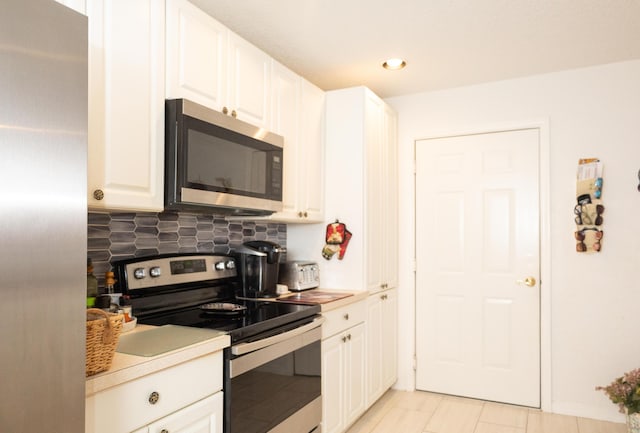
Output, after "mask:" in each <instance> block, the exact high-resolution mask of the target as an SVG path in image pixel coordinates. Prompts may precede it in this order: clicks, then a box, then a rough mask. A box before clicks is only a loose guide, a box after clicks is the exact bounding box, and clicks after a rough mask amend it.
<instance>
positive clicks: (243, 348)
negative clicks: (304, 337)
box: [231, 316, 326, 355]
mask: <svg viewBox="0 0 640 433" xmlns="http://www.w3.org/2000/svg"><path fill="white" fill-rule="evenodd" d="M325 320H326V319H325V318H324V317H322V316H320V317H317V318H315V319H313V322H311V323H307V324H306V325H302V326H299V327H297V328H295V329H292V330H291V331H287V332H283V333H282V334H278V335H274V336H271V337H267V338H263V339H262V340H258V341H252V342H250V343H240V344H236V345H235V346H231V353H232V354H234V355H244V354H245V353H249V352H253V351H256V350H259V349H262V348H264V347H267V346H271V345H272V344H276V343H280V342H281V341H285V340H288V339H289V338H292V337H295V336H296V335H300V334H304V333H305V332H307V331H309V330H311V329H314V328H317V327H318V326H320V325H322V323H324V321H325Z"/></svg>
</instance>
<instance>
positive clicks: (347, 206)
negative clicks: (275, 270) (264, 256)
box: [287, 87, 398, 293]
mask: <svg viewBox="0 0 640 433" xmlns="http://www.w3.org/2000/svg"><path fill="white" fill-rule="evenodd" d="M326 118H327V120H326V139H325V151H326V156H325V160H326V174H325V182H324V185H325V202H324V206H325V218H326V221H328V222H329V221H330V222H332V221H334V220H336V219H337V220H340V222H343V223H345V224H346V225H347V227H348V229H349V231H350V232H351V233H352V234H353V237H352V238H351V241H350V243H349V247H348V250H347V252H346V254H345V256H344V259H343V260H335V259H334V260H323V259H320V260H318V262H319V264H320V268H321V269H320V273H321V275H322V276H323V287H326V288H332V289H344V290H368V291H370V292H371V293H375V292H378V291H382V290H386V289H390V288H393V287H396V286H397V281H398V275H397V274H398V263H397V261H398V244H397V237H398V217H397V193H398V192H397V156H396V154H397V150H396V149H397V138H396V114H395V113H394V112H393V110H392V109H391V108H390V107H389V106H387V104H385V103H384V101H382V100H381V99H380V98H378V97H377V96H376V95H375V94H374V93H373V92H371V91H370V90H369V89H367V88H366V87H353V88H348V89H342V90H334V91H330V92H327V93H326ZM287 236H288V238H289V239H290V240H291V242H290V243H291V247H290V248H289V250H290V251H291V252H292V253H295V255H296V256H297V257H305V256H306V257H310V258H312V259H316V258H318V259H319V256H320V250H321V247H320V248H318V247H317V245H316V246H315V247H314V249H313V250H309V249H308V248H307V247H306V246H305V245H301V244H303V243H305V240H306V243H309V239H318V238H319V236H318V229H317V228H315V227H309V228H306V227H291V228H290V229H288V231H287ZM314 245H315V244H314Z"/></svg>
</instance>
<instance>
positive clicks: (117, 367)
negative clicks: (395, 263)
mask: <svg viewBox="0 0 640 433" xmlns="http://www.w3.org/2000/svg"><path fill="white" fill-rule="evenodd" d="M312 290H316V289H312ZM317 290H322V291H331V292H335V293H344V294H347V293H348V294H350V295H351V296H347V297H344V298H341V299H338V300H336V301H333V302H327V303H323V304H320V308H321V312H323V313H324V312H327V311H331V310H334V309H336V308H340V307H344V306H345V305H349V304H352V303H354V302H358V301H361V300H363V299H366V298H367V296H368V295H369V292H366V291H358V292H349V291H343V290H332V289H317ZM154 328H156V327H155V326H150V325H137V326H136V327H135V329H134V330H132V331H130V332H127V333H124V334H122V335H121V337H123V336H127V335H130V334H133V333H138V332H143V331H146V330H151V329H154ZM199 331H202V330H199ZM230 344H231V339H230V338H229V336H228V335H227V334H226V333H225V332H224V331H215V330H211V338H210V339H207V340H204V341H201V342H198V343H194V344H190V345H188V346H185V347H180V348H177V349H175V350H171V351H168V352H165V353H161V354H158V355H155V356H137V355H130V354H126V353H120V352H117V351H116V353H115V355H114V357H113V362H112V364H111V368H110V369H109V370H108V371H104V372H102V373H98V374H96V375H93V376H89V377H87V380H86V384H85V393H86V396H87V397H89V396H91V395H93V394H95V393H97V392H100V391H103V390H105V389H108V388H111V387H114V386H117V385H120V384H122V383H125V382H129V381H131V380H134V379H137V378H139V377H142V376H145V375H147V374H151V373H154V372H156V371H160V370H163V369H165V368H169V367H172V366H174V365H177V364H181V363H183V362H187V361H189V360H192V359H195V358H198V357H200V356H204V355H207V354H209V353H213V352H217V351H219V350H222V349H224V348H225V347H228V346H229V345H230Z"/></svg>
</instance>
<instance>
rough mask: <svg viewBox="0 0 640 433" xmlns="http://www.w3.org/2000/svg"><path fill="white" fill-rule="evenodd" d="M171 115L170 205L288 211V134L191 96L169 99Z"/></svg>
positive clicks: (215, 210)
mask: <svg viewBox="0 0 640 433" xmlns="http://www.w3.org/2000/svg"><path fill="white" fill-rule="evenodd" d="M165 116H166V119H165V120H166V122H165V130H166V131H165V209H168V210H183V211H200V212H202V211H205V212H210V213H213V214H231V215H269V214H272V213H273V212H278V211H280V210H282V165H283V159H282V153H283V152H282V148H283V143H284V139H283V137H281V136H280V135H277V134H274V133H271V132H268V131H265V130H264V129H262V128H258V127H256V126H253V125H251V124H249V123H246V122H243V121H241V120H238V119H236V118H234V117H231V116H228V115H225V114H222V113H220V112H218V111H215V110H211V109H210V108H207V107H204V106H202V105H199V104H196V103H194V102H191V101H188V100H186V99H171V100H167V101H166V105H165Z"/></svg>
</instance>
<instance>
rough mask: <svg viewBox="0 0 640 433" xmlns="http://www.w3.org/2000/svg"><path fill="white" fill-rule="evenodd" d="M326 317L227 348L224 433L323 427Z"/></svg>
mask: <svg viewBox="0 0 640 433" xmlns="http://www.w3.org/2000/svg"><path fill="white" fill-rule="evenodd" d="M323 321H324V318H322V317H318V318H317V319H315V320H314V322H312V323H309V324H307V325H303V326H301V327H299V328H296V329H293V330H291V331H288V332H284V333H282V334H278V335H276V336H274V337H270V338H267V339H264V340H258V341H254V342H251V343H244V344H239V345H236V346H232V347H231V348H230V349H227V350H226V360H227V362H225V370H226V371H225V419H224V425H225V427H224V431H225V433H248V432H251V433H256V432H264V433H266V432H271V433H288V432H310V431H312V430H314V429H315V428H316V427H317V426H318V425H320V422H321V419H322V399H321V387H322V385H321V353H320V339H321V336H322V334H321V328H320V325H321V324H322V322H323ZM234 349H235V350H234ZM253 349H255V350H253ZM233 352H236V353H243V354H240V355H234V354H233ZM247 352H248V353H247Z"/></svg>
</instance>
